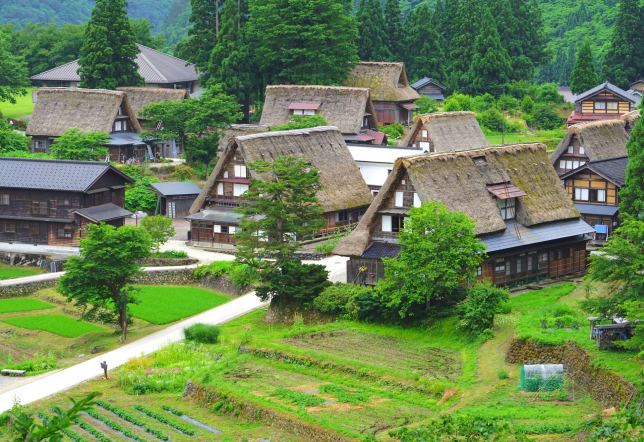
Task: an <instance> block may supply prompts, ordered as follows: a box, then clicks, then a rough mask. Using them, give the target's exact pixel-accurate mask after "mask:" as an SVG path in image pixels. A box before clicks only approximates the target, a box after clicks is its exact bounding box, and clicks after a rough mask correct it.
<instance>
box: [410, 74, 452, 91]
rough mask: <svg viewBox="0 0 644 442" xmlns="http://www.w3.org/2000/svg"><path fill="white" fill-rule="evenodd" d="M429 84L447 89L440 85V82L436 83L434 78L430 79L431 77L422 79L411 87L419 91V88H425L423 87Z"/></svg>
mask: <svg viewBox="0 0 644 442" xmlns="http://www.w3.org/2000/svg"><path fill="white" fill-rule="evenodd" d="M429 83H434V84H435V85H436V86H438V87H440V88H441V89H443V90H445V89H447V88H446V87H445V86H443V85H442V84H440V83H439V82H438V81H436V80H434V79H432V78H429V77H423V78H421V79H420V80H418V81H417V82H415V83H412V84H411V87H413V88H414V89H418V88H419V87H423V86H425V85H426V84H429Z"/></svg>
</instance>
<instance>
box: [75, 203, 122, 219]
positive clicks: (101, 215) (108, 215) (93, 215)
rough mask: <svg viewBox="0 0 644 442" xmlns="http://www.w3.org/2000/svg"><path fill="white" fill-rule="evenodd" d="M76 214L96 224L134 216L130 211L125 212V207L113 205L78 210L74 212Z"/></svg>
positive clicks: (107, 204)
mask: <svg viewBox="0 0 644 442" xmlns="http://www.w3.org/2000/svg"><path fill="white" fill-rule="evenodd" d="M74 213H77V214H79V215H80V216H82V217H83V218H87V219H88V220H90V221H92V222H95V223H98V222H101V221H109V220H112V219H117V218H123V217H126V216H130V215H132V212H130V211H129V210H125V209H124V208H123V207H120V206H117V205H116V204H113V203H106V204H101V205H100V206H94V207H86V208H84V209H76V210H74Z"/></svg>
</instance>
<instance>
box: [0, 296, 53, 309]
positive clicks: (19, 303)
mask: <svg viewBox="0 0 644 442" xmlns="http://www.w3.org/2000/svg"><path fill="white" fill-rule="evenodd" d="M54 307H55V306H54V305H52V304H49V303H48V302H43V301H39V300H37V299H31V298H10V299H0V313H13V312H28V311H32V310H46V309H50V308H54Z"/></svg>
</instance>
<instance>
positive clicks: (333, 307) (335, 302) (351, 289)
mask: <svg viewBox="0 0 644 442" xmlns="http://www.w3.org/2000/svg"><path fill="white" fill-rule="evenodd" d="M370 291H371V290H370V289H368V288H366V287H362V286H358V285H355V284H344V283H342V282H336V283H335V284H333V285H332V286H330V287H327V288H326V289H324V291H323V292H322V293H320V295H319V296H318V297H317V298H315V300H314V301H313V307H314V308H315V309H316V310H318V311H320V312H322V313H329V314H334V315H339V314H342V313H346V311H347V304H348V303H349V301H350V300H351V298H353V297H354V296H357V295H359V294H362V293H365V292H370Z"/></svg>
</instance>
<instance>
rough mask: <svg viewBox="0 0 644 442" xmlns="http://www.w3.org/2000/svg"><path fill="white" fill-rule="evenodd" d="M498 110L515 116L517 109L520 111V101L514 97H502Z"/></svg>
mask: <svg viewBox="0 0 644 442" xmlns="http://www.w3.org/2000/svg"><path fill="white" fill-rule="evenodd" d="M497 108H498V109H500V110H505V111H507V112H509V113H511V114H514V113H515V112H516V111H517V109H519V100H517V99H516V98H514V97H513V96H512V95H501V97H500V98H499V102H498V104H497Z"/></svg>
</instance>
